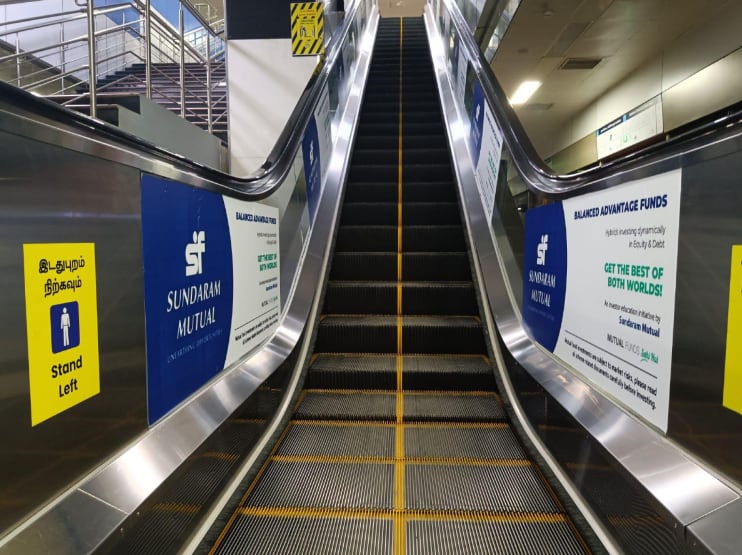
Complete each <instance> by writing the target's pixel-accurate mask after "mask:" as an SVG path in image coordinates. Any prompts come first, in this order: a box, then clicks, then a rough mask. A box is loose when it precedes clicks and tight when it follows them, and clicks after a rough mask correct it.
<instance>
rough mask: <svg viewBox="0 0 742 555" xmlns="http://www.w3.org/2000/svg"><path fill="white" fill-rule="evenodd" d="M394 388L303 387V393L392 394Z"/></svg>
mask: <svg viewBox="0 0 742 555" xmlns="http://www.w3.org/2000/svg"><path fill="white" fill-rule="evenodd" d="M395 391H396V390H394V389H305V390H304V393H332V394H334V395H335V394H336V395H358V394H359V393H360V394H363V395H394V393H395Z"/></svg>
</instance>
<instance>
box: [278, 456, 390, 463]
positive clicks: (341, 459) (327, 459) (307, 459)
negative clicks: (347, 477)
mask: <svg viewBox="0 0 742 555" xmlns="http://www.w3.org/2000/svg"><path fill="white" fill-rule="evenodd" d="M271 460H272V461H273V462H289V463H307V464H394V462H395V460H396V459H395V458H394V457H374V456H367V457H361V456H344V455H274V456H273V457H271Z"/></svg>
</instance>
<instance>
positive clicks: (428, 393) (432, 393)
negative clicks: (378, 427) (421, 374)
mask: <svg viewBox="0 0 742 555" xmlns="http://www.w3.org/2000/svg"><path fill="white" fill-rule="evenodd" d="M398 344H399V348H401V347H402V345H401V344H402V338H401V336H400V337H398ZM403 362H404V359H403V358H402V357H400V356H398V357H397V364H398V365H399V364H402V363H403ZM397 374H398V378H399V374H400V368H399V367H398V368H397ZM397 385H398V388H397V390H396V391H400V392H402V393H404V395H407V396H409V397H422V396H425V397H462V396H469V397H496V398H498V399H499V398H500V395H499V394H497V393H496V392H495V391H469V390H456V391H440V390H437V389H432V390H406V391H403V390H402V388H401V387H400V385H401V384H399V383H398V384H397ZM303 393H304V394H308V393H322V394H333V395H358V394H359V393H360V394H363V395H393V394H394V393H395V390H393V389H325V388H316V389H305V390H304V391H303Z"/></svg>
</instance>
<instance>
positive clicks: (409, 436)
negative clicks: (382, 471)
mask: <svg viewBox="0 0 742 555" xmlns="http://www.w3.org/2000/svg"><path fill="white" fill-rule="evenodd" d="M404 442H405V444H404V445H405V446H404V452H405V456H407V457H410V458H413V459H489V460H494V459H509V460H516V459H523V460H527V456H526V453H525V451H523V447H521V445H520V443H518V439H517V438H516V437H515V434H514V433H513V431H512V430H511V429H510V428H509V427H502V428H481V427H480V428H476V427H471V428H467V427H465V426H463V425H462V426H458V427H455V428H454V427H450V426H449V427H441V428H435V427H430V426H425V427H416V426H414V425H408V426H406V427H405V433H404Z"/></svg>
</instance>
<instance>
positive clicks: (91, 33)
mask: <svg viewBox="0 0 742 555" xmlns="http://www.w3.org/2000/svg"><path fill="white" fill-rule="evenodd" d="M97 65H98V64H97V63H96V61H95V8H94V7H93V0H88V81H89V85H88V93H89V94H90V117H92V118H94V117H97V113H98V107H97V98H96V95H95V84H96V83H95V82H96V79H97V77H96V74H97V71H96V69H97Z"/></svg>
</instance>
